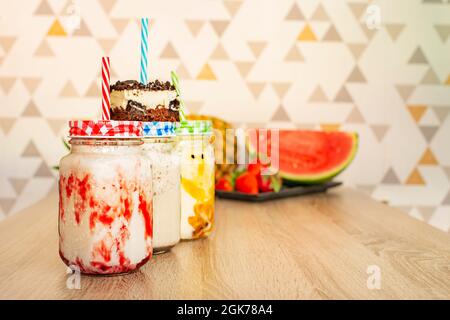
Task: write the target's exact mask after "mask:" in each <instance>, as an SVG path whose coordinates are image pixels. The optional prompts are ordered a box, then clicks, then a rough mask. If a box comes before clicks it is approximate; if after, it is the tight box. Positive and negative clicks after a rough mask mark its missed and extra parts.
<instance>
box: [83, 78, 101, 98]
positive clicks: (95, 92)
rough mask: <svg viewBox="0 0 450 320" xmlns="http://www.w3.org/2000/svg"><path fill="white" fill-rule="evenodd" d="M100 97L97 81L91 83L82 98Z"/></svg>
mask: <svg viewBox="0 0 450 320" xmlns="http://www.w3.org/2000/svg"><path fill="white" fill-rule="evenodd" d="M100 95H101V92H100V88H99V87H98V85H97V81H95V80H94V81H92V83H91V85H90V86H89V88H88V90H87V91H86V93H85V94H84V96H85V97H90V98H98V97H100Z"/></svg>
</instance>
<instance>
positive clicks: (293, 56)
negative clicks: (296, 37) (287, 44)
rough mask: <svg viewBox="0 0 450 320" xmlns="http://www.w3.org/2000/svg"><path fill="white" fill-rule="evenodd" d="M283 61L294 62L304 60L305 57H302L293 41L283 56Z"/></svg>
mask: <svg viewBox="0 0 450 320" xmlns="http://www.w3.org/2000/svg"><path fill="white" fill-rule="evenodd" d="M284 61H295V62H299V61H305V57H303V55H302V53H301V52H300V49H299V48H298V47H297V45H296V44H295V43H294V45H293V46H292V48H291V49H290V50H289V52H288V53H287V54H286V56H285V57H284Z"/></svg>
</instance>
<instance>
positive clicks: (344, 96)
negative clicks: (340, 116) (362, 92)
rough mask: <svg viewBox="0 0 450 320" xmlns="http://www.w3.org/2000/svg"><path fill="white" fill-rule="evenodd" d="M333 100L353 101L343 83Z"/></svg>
mask: <svg viewBox="0 0 450 320" xmlns="http://www.w3.org/2000/svg"><path fill="white" fill-rule="evenodd" d="M334 101H335V102H353V99H352V97H351V96H350V94H349V93H348V91H347V89H346V88H345V85H344V86H343V87H342V89H341V90H340V91H339V92H338V93H337V95H336V97H335V98H334Z"/></svg>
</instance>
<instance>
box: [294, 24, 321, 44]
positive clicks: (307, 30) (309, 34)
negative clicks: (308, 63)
mask: <svg viewBox="0 0 450 320" xmlns="http://www.w3.org/2000/svg"><path fill="white" fill-rule="evenodd" d="M297 40H299V41H317V38H316V35H315V34H314V32H313V31H312V29H311V27H310V26H309V24H307V25H305V27H304V28H303V30H302V32H300V34H299V35H298V37H297Z"/></svg>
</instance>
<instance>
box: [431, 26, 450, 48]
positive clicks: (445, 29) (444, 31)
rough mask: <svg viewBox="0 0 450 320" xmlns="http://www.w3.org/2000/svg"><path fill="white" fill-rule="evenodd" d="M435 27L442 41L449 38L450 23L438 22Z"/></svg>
mask: <svg viewBox="0 0 450 320" xmlns="http://www.w3.org/2000/svg"><path fill="white" fill-rule="evenodd" d="M434 28H435V29H436V32H437V33H438V35H439V37H440V38H441V40H442V42H444V43H445V42H446V41H447V39H448V36H449V35H450V24H437V25H435V26H434Z"/></svg>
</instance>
